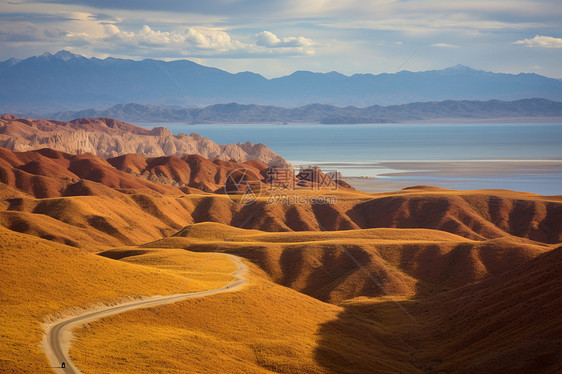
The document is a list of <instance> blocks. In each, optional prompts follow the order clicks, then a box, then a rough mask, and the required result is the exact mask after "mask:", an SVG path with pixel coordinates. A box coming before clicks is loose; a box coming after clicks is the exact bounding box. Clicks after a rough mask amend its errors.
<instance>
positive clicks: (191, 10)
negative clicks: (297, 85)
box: [0, 0, 562, 78]
mask: <svg viewBox="0 0 562 374" xmlns="http://www.w3.org/2000/svg"><path fill="white" fill-rule="evenodd" d="M62 49H65V50H68V51H71V52H73V53H76V54H80V55H83V56H86V57H98V58H105V57H109V56H112V57H120V58H130V59H144V58H156V59H162V60H176V59H189V60H192V61H195V62H197V63H201V64H203V65H206V66H214V67H217V68H220V69H223V70H227V71H229V72H240V71H252V72H256V73H259V74H262V75H264V76H266V77H268V78H272V77H279V76H283V75H288V74H291V73H292V72H294V71H297V70H309V71H315V72H330V71H337V72H340V73H343V74H346V75H352V74H356V73H373V74H378V73H384V72H386V73H393V72H395V71H399V70H410V71H422V70H434V69H443V68H446V67H450V66H454V65H457V64H462V65H467V66H470V67H472V68H475V69H480V70H486V71H494V72H504V73H520V72H525V73H537V74H542V75H546V76H549V77H553V78H562V63H561V61H562V2H561V1H560V0H544V1H541V0H511V1H495V0H485V1H482V0H473V1H465V0H455V1H452V0H346V1H343V0H339V1H336V0H258V1H255V0H206V1H205V0H203V1H202V0H196V1H192V0H159V1H155V0H35V1H33V0H0V60H2V61H3V60H6V59H8V58H11V57H15V58H20V59H22V58H27V57H30V56H33V55H39V54H42V53H45V52H51V53H55V52H57V51H59V50H62Z"/></svg>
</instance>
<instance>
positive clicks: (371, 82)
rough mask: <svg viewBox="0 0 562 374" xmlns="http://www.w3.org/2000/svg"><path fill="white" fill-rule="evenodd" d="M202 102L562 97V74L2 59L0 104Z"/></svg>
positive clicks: (20, 107) (41, 107)
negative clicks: (263, 69)
mask: <svg viewBox="0 0 562 374" xmlns="http://www.w3.org/2000/svg"><path fill="white" fill-rule="evenodd" d="M186 90H187V92H189V95H191V96H192V97H193V98H195V99H196V100H197V103H201V104H202V105H211V104H216V103H228V102H239V103H242V104H250V103H254V104H260V105H282V106H297V105H303V104H310V103H322V104H330V105H337V106H347V105H355V106H361V107H363V106H366V105H369V104H378V105H391V104H404V103H408V102H415V101H442V100H449V99H450V100H491V99H500V100H519V99H526V98H533V97H544V98H547V99H550V100H562V82H561V81H560V80H558V79H553V78H548V77H544V76H540V75H537V74H523V73H521V74H501V73H491V72H485V71H480V70H474V69H471V68H468V67H465V66H455V67H452V68H447V69H444V70H432V71H423V72H410V71H400V72H398V73H396V74H386V73H384V74H378V75H373V74H355V75H352V76H346V75H343V74H339V73H335V72H331V73H313V72H308V71H297V72H294V73H293V74H291V75H288V76H284V77H280V78H274V79H266V78H265V77H263V76H261V75H259V74H255V73H251V72H241V73H236V74H231V73H228V72H226V71H223V70H220V69H216V68H211V67H206V66H202V65H199V64H196V63H194V62H192V61H188V60H177V61H170V62H165V61H158V60H149V59H147V60H142V61H133V60H125V59H117V58H111V57H110V58H106V59H104V60H101V59H98V58H85V57H82V56H78V55H74V54H72V53H70V52H67V51H60V52H57V53H56V54H54V55H52V54H48V53H47V54H43V55H41V56H34V57H30V58H27V59H24V60H17V59H9V60H6V61H4V62H0V102H2V105H1V106H0V111H5V112H30V111H35V112H41V113H45V112H47V111H51V112H52V111H63V110H77V109H80V108H84V107H108V106H112V105H115V104H121V103H128V102H137V103H143V104H148V103H150V104H156V105H180V106H186V104H187V105H191V106H195V105H196V104H197V103H196V102H194V101H193V100H191V99H189V98H188V96H189V95H186Z"/></svg>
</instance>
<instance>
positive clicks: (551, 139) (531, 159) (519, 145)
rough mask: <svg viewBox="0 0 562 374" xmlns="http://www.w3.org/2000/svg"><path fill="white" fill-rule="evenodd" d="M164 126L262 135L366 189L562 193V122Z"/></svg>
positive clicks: (289, 154) (228, 139) (246, 137)
mask: <svg viewBox="0 0 562 374" xmlns="http://www.w3.org/2000/svg"><path fill="white" fill-rule="evenodd" d="M142 126H143V127H147V128H151V127H154V126H157V125H153V124H148V125H147V124H143V125H142ZM164 126H165V127H167V128H169V129H170V130H171V131H172V132H173V133H174V134H178V133H180V132H183V133H186V134H190V133H193V132H194V133H197V134H200V135H202V136H204V137H207V138H210V139H212V140H213V141H215V142H217V143H219V144H226V143H237V142H246V141H251V142H253V143H259V142H261V143H264V144H265V145H267V146H268V147H270V148H271V149H272V150H273V151H275V152H277V153H278V154H280V155H281V156H283V157H284V158H285V159H286V160H287V161H289V162H291V163H292V164H293V165H295V166H297V167H299V166H308V165H319V166H321V167H322V168H323V169H330V170H338V171H340V172H342V174H343V175H344V176H345V177H347V178H350V179H349V180H350V181H351V182H352V184H354V185H356V186H358V187H359V188H360V189H362V190H365V191H373V192H377V191H383V190H388V189H389V188H391V189H396V188H403V187H406V186H410V185H416V184H429V185H434V186H440V187H446V188H454V189H487V188H494V189H497V188H503V189H512V190H518V191H527V192H534V193H539V194H546V195H556V194H562V187H561V186H562V124H561V123H497V124H483V123H477V124H466V123H454V124H450V123H436V124H427V123H424V124H413V123H407V124H364V125H343V126H342V125H318V124H288V125H269V124H268V125H253V124H252V125H238V124H236V125H232V124H221V125H185V124H165V125H164Z"/></svg>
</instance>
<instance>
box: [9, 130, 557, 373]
mask: <svg viewBox="0 0 562 374" xmlns="http://www.w3.org/2000/svg"><path fill="white" fill-rule="evenodd" d="M88 125H91V124H88ZM92 125H95V126H97V124H95V123H94V124H92ZM45 126H49V123H45ZM119 126H125V125H120V124H119ZM108 131H112V130H108ZM239 167H245V168H247V169H252V170H254V171H255V172H256V175H259V176H260V177H261V178H263V179H261V180H260V181H259V183H260V184H261V185H263V186H264V187H268V184H267V183H268V180H267V179H266V178H265V175H264V171H265V170H267V169H268V167H267V165H265V164H263V163H260V162H257V161H246V162H241V163H236V162H229V161H222V160H216V159H215V160H210V159H207V158H204V157H202V156H199V155H187V156H183V157H176V156H160V157H141V156H139V155H136V154H126V155H122V156H117V157H111V158H108V159H103V158H101V157H98V156H94V155H91V154H81V155H74V154H70V153H64V152H60V151H55V150H52V149H41V150H36V151H26V152H14V151H10V150H7V149H0V239H1V240H0V258H1V259H2V261H1V262H0V266H1V269H0V281H1V282H2V285H3V287H2V296H1V298H2V303H1V304H0V305H1V309H0V320H1V322H2V326H4V327H5V328H4V330H3V333H2V336H1V337H0V339H1V345H0V347H1V348H0V349H1V350H0V369H1V371H2V372H8V373H9V372H14V373H16V372H17V373H19V372H29V373H36V372H52V368H49V367H48V366H49V364H48V363H47V359H46V357H45V356H44V355H43V354H42V352H41V350H40V343H41V341H42V339H43V331H44V324H45V323H50V322H52V321H54V320H57V319H59V318H60V317H62V316H73V315H76V314H77V313H80V312H83V311H84V310H89V309H95V308H99V307H103V306H104V305H113V304H115V303H118V302H120V301H122V300H129V299H131V298H141V297H146V296H151V295H155V294H162V295H168V294H172V293H177V292H178V291H177V290H178V289H179V288H181V289H182V290H183V291H184V292H185V291H198V290H208V289H214V288H217V287H220V286H221V285H225V284H227V283H228V282H230V281H231V280H232V275H230V273H231V272H232V270H233V268H234V263H233V262H232V261H231V260H230V259H229V258H228V257H226V256H223V255H222V254H221V253H229V254H234V255H237V256H239V257H241V258H244V259H245V261H246V262H247V263H248V265H249V269H250V274H249V275H248V279H249V284H248V285H247V286H246V287H244V288H243V289H242V290H239V291H236V292H230V293H225V294H217V295H212V296H208V297H203V298H199V299H189V300H185V301H182V302H179V303H176V304H170V305H165V306H161V307H159V308H158V309H155V308H151V309H143V310H135V311H128V312H125V313H122V314H118V315H115V316H111V317H106V318H103V319H100V320H97V321H93V322H90V323H88V324H85V325H83V326H81V327H80V328H78V329H77V330H76V331H75V332H74V336H75V338H74V340H73V342H72V345H71V348H70V354H71V357H72V360H73V362H74V363H75V364H76V365H77V366H78V367H79V368H80V369H81V370H82V371H83V372H85V373H87V372H98V371H103V370H107V368H108V367H110V368H112V371H118V372H123V373H151V372H154V371H155V368H158V369H157V370H162V371H172V372H173V371H176V372H208V371H215V372H240V373H242V372H255V373H272V372H288V373H290V372H295V373H296V372H299V373H373V372H396V371H398V372H412V373H423V372H429V373H442V372H445V373H449V372H467V373H468V372H482V371H486V372H490V373H504V372H512V373H527V372H545V373H556V372H558V371H559V370H560V363H561V362H562V361H561V357H560V349H559V348H560V346H561V344H562V341H561V339H560V336H561V332H562V330H561V329H562V327H561V325H560V320H559V317H558V315H559V310H560V308H561V307H562V305H561V304H560V303H561V299H560V297H559V295H560V293H561V292H562V277H561V276H560V272H559V269H560V266H561V265H562V264H561V263H560V262H561V260H562V256H561V254H562V252H561V249H562V247H560V243H561V242H562V197H560V196H539V195H535V194H530V193H521V192H514V191H505V190H484V191H454V190H446V189H442V188H435V187H429V186H414V187H411V188H407V189H404V190H400V191H393V192H385V193H378V194H368V193H364V192H361V191H356V190H353V189H351V188H346V187H344V186H339V188H338V189H330V188H325V189H312V190H311V189H309V187H310V185H306V184H305V185H302V186H298V185H297V188H296V189H294V190H284V192H285V193H287V194H295V195H302V196H310V195H314V194H316V195H318V194H326V195H328V194H330V195H334V196H335V197H336V198H337V200H335V201H332V202H331V203H330V204H314V203H302V204H286V203H283V202H278V203H274V202H271V201H268V197H269V196H270V193H271V192H270V191H268V190H267V188H266V189H265V190H264V191H263V194H262V195H261V196H259V197H258V199H257V200H256V201H255V202H254V203H253V204H250V205H242V204H238V203H237V202H238V201H237V200H236V198H233V199H231V198H230V197H229V196H228V195H226V194H225V193H224V192H225V191H224V189H223V188H221V184H224V183H225V181H226V179H225V175H227V173H228V172H229V171H232V170H234V169H236V168H239ZM313 172H315V173H320V171H319V170H316V169H315V170H313ZM296 178H297V179H298V180H300V181H302V182H306V180H305V179H299V177H298V176H297V177H296Z"/></svg>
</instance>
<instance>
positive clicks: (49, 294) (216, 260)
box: [0, 228, 236, 373]
mask: <svg viewBox="0 0 562 374" xmlns="http://www.w3.org/2000/svg"><path fill="white" fill-rule="evenodd" d="M0 243H1V244H0V266H1V268H0V284H2V293H1V297H2V299H1V309H0V311H1V315H0V324H1V325H2V335H1V344H0V346H1V351H0V352H1V354H0V367H1V369H2V370H1V371H2V372H10V371H13V372H17V373H21V372H29V373H39V372H49V371H50V370H49V369H46V367H47V366H48V364H47V360H46V358H45V356H44V354H43V353H42V352H41V350H40V342H41V340H42V338H43V328H42V325H41V324H42V322H44V321H46V320H47V319H48V318H52V317H56V316H57V315H65V314H66V313H69V312H70V313H71V312H72V311H74V312H78V311H79V310H80V309H81V308H86V307H88V306H94V305H96V304H100V303H101V304H105V303H113V302H116V301H118V300H121V299H124V298H131V297H135V296H150V295H156V294H169V293H174V292H191V291H200V290H207V289H213V288H218V287H221V286H223V285H225V284H227V283H229V282H230V281H232V280H233V279H234V278H233V277H232V276H231V275H229V273H230V272H232V271H234V270H235V269H236V266H235V265H234V264H233V263H232V261H231V260H230V259H229V258H227V257H225V256H220V255H218V256H214V257H213V258H212V260H211V261H209V262H208V263H207V264H206V265H205V267H204V271H203V272H202V273H201V274H198V275H197V276H195V277H194V278H192V279H191V280H190V281H189V282H187V284H185V286H184V287H183V288H182V289H181V290H179V291H178V287H179V286H180V285H181V284H182V283H183V282H184V280H185V275H186V273H187V272H189V271H190V270H194V269H196V268H197V267H198V266H199V265H200V264H201V263H203V262H204V261H205V260H206V259H207V255H206V254H196V253H189V252H187V251H183V250H169V249H166V250H163V251H159V250H154V251H152V250H150V251H147V253H145V254H142V255H140V256H135V257H132V258H130V259H129V260H128V261H127V262H125V261H116V260H112V259H108V258H104V257H101V256H97V255H94V254H91V253H88V252H87V251H84V250H79V249H76V248H72V247H68V246H65V245H62V244H58V243H53V242H49V241H47V240H43V239H39V238H36V237H33V236H29V235H25V234H18V233H14V232H11V231H8V230H6V229H4V228H0Z"/></svg>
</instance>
